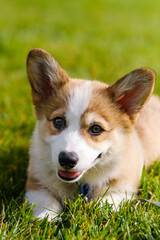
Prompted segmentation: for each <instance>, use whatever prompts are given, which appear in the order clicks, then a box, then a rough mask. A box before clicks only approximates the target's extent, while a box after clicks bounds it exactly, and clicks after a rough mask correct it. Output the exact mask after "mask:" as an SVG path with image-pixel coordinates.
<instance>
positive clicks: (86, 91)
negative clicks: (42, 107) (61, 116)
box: [67, 81, 92, 130]
mask: <svg viewBox="0 0 160 240" xmlns="http://www.w3.org/2000/svg"><path fill="white" fill-rule="evenodd" d="M91 93H92V85H91V82H89V81H88V82H85V83H84V84H82V85H80V86H76V87H75V88H73V89H71V90H70V100H69V104H68V112H67V119H68V121H69V125H70V126H71V127H72V128H73V127H75V128H77V130H79V129H80V118H81V115H82V114H83V112H84V111H85V110H86V109H87V107H88V105H89V102H90V99H91Z"/></svg>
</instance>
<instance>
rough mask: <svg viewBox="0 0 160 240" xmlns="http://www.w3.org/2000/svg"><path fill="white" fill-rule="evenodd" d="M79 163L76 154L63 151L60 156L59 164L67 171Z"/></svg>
mask: <svg viewBox="0 0 160 240" xmlns="http://www.w3.org/2000/svg"><path fill="white" fill-rule="evenodd" d="M77 162H78V155H77V153H75V152H67V151H63V152H60V154H59V163H60V165H61V166H62V167H64V168H65V169H70V168H73V167H74V166H76V164H77Z"/></svg>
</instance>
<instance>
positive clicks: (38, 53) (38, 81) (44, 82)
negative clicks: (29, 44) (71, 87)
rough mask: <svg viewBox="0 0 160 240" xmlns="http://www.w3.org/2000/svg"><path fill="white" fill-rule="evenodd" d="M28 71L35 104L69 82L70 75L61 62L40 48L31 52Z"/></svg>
mask: <svg viewBox="0 0 160 240" xmlns="http://www.w3.org/2000/svg"><path fill="white" fill-rule="evenodd" d="M27 73H28V78H29V82H30V85H31V87H32V98H33V103H34V104H37V103H39V102H40V101H41V100H44V99H46V98H48V97H49V96H50V95H53V94H54V93H56V91H58V89H59V88H60V87H62V86H63V85H64V84H65V83H67V82H68V76H67V74H66V73H65V71H64V70H63V69H62V68H61V66H60V65H59V63H58V62H57V61H56V60H55V59H54V58H53V57H52V56H51V55H50V54H49V53H48V52H46V51H44V50H42V49H40V48H35V49H33V50H31V51H30V52H29V54H28V58H27Z"/></svg>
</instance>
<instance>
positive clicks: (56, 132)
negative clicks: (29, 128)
mask: <svg viewBox="0 0 160 240" xmlns="http://www.w3.org/2000/svg"><path fill="white" fill-rule="evenodd" d="M27 72H28V78H29V81H30V85H31V87H32V99H33V104H34V105H35V113H36V116H37V120H38V131H39V136H40V137H41V139H42V141H43V142H44V143H45V144H47V145H48V146H50V154H51V163H50V164H51V168H52V166H53V167H54V169H55V171H56V173H57V176H58V177H59V178H60V179H62V180H64V181H67V182H74V181H78V180H79V179H80V178H81V177H82V176H83V175H84V174H85V173H86V172H87V171H89V170H90V169H92V168H93V167H94V166H97V165H101V166H102V168H103V165H106V164H108V163H109V162H110V161H111V160H112V155H114V153H115V152H117V155H118V151H120V150H119V149H121V148H123V147H124V144H125V136H126V134H128V133H129V132H130V131H131V129H132V126H133V124H134V123H135V121H136V118H137V116H138V113H139V111H140V110H141V108H142V106H143V105H144V104H145V102H146V101H147V100H148V99H149V97H150V95H151V93H152V91H153V88H154V82H155V74H154V72H153V71H152V70H151V69H147V68H141V69H137V70H135V71H133V72H131V73H129V74H127V75H126V76H124V77H123V78H121V79H120V80H119V81H117V82H116V83H114V84H113V85H112V86H108V85H106V84H104V83H99V82H96V81H87V80H79V79H70V78H69V77H68V76H67V74H66V72H65V71H64V70H63V69H62V68H61V66H60V65H59V64H58V62H57V61H56V60H55V59H54V58H53V57H52V56H51V55H50V54H49V53H47V52H46V51H44V50H42V49H33V50H31V51H30V53H29V55H28V59H27Z"/></svg>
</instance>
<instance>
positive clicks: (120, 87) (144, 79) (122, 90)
mask: <svg viewBox="0 0 160 240" xmlns="http://www.w3.org/2000/svg"><path fill="white" fill-rule="evenodd" d="M155 78H156V76H155V73H154V71H153V70H151V69H149V68H140V69H136V70H134V71H132V72H131V73H129V74H127V75H125V76H124V77H122V78H121V79H120V80H118V81H117V82H116V83H114V84H113V85H112V86H111V87H109V88H108V91H109V93H110V95H111V97H112V99H113V101H114V102H115V103H116V104H117V105H118V106H119V107H120V109H121V110H122V111H125V112H126V113H127V114H128V115H129V116H130V118H131V119H132V120H134V119H135V116H136V114H137V113H138V112H139V110H140V109H141V108H142V106H143V105H144V104H145V103H146V102H147V100H148V99H149V98H150V96H151V94H152V92H153V89H154V85H155Z"/></svg>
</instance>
